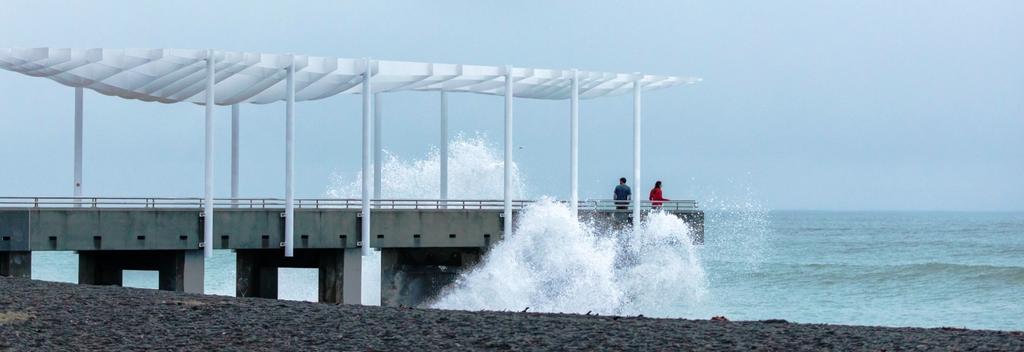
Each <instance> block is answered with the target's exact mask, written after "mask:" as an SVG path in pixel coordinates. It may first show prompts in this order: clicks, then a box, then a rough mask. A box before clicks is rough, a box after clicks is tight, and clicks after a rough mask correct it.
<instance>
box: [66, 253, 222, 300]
mask: <svg viewBox="0 0 1024 352" xmlns="http://www.w3.org/2000/svg"><path fill="white" fill-rule="evenodd" d="M125 270H152V271H157V272H158V273H159V279H158V281H159V284H158V287H159V289H161V290H165V291H178V292H188V293H203V284H204V281H205V280H204V257H203V252H202V251H199V250H152V251H150V250H142V251H79V252H78V283H79V284H83V285H116V286H121V285H123V284H124V282H123V277H124V275H123V272H124V271H125Z"/></svg>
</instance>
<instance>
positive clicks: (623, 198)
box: [614, 177, 633, 210]
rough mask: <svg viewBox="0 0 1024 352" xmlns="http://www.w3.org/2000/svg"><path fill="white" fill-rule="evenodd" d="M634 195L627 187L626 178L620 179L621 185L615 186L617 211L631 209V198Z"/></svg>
mask: <svg viewBox="0 0 1024 352" xmlns="http://www.w3.org/2000/svg"><path fill="white" fill-rule="evenodd" d="M632 195H633V191H632V190H631V189H629V186H626V178H625V177H621V178H619V185H618V186H615V196H614V199H615V200H616V202H615V209H619V210H622V209H628V208H629V197H630V196H632Z"/></svg>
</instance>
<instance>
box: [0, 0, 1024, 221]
mask: <svg viewBox="0 0 1024 352" xmlns="http://www.w3.org/2000/svg"><path fill="white" fill-rule="evenodd" d="M2 7H3V10H2V11H0V38H3V39H2V40H0V47H46V46H49V47H74V48H92V47H103V48H203V49H205V48H212V49H220V50H237V51H252V52H267V53H299V54H307V55H323V56H338V57H352V58H363V57H370V58H375V59H382V60H388V59H390V60H409V61H426V62H445V63H464V64H485V65H506V64H509V65H515V66H520V67H541V68H579V69H581V70H595V71H611V72H643V73H649V74H663V75H680V76H696V77H701V78H703V81H702V82H701V83H699V84H696V85H690V86H683V87H674V88H670V89H665V90H659V91H652V92H649V93H646V94H645V95H644V107H643V112H644V117H643V119H644V120H643V134H644V142H643V148H642V150H643V158H642V163H643V177H642V180H641V182H640V185H639V186H635V187H637V188H639V189H640V190H642V192H638V193H643V192H646V190H647V189H648V188H649V187H650V185H651V184H653V181H654V180H662V181H664V183H665V196H666V197H668V198H673V199H697V200H698V201H701V202H714V201H721V200H723V199H724V200H728V201H730V202H751V203H756V204H760V205H762V206H764V207H766V208H768V209H808V210H819V209H820V210H969V211H1021V210H1024V103H1022V102H1024V65H1022V64H1021V63H1022V62H1024V21H1021V20H1020V19H1021V18H1024V2H1020V1H874V0H867V1H827V2H825V1H771V2H766V1H730V2H718V1H701V2H694V1H635V2H622V1H596V0H592V1H558V2H556V1H505V2H498V1H429V2H428V1H360V2H354V1H302V2H241V1H239V2H229V1H217V2H206V1H174V2H170V1H168V2H138V1H89V2H78V1H66V2H61V1H46V0H32V1H18V0H7V1H4V2H3V4H2ZM73 97H74V90H73V89H71V88H69V87H65V86H62V85H59V84H57V83H56V82H53V81H50V80H47V79H40V78H34V77H28V76H24V75H20V74H17V73H13V72H9V71H0V163H2V165H3V166H4V167H3V168H2V169H0V196H69V195H71V193H72V184H73V175H72V164H73V162H72V161H73V145H72V137H73V111H74V108H73V106H74V99H73ZM385 104H386V105H385V106H384V119H385V120H384V121H385V122H384V125H385V128H384V129H383V131H382V132H383V143H384V146H385V148H386V149H388V150H389V151H391V152H392V153H395V154H396V155H398V156H400V157H402V158H406V159H415V158H419V157H422V156H423V155H424V154H426V153H427V151H428V150H430V148H432V147H436V145H437V141H438V133H439V127H438V126H439V123H438V118H437V116H438V98H437V96H436V94H432V93H396V94H389V95H388V96H386V97H385ZM449 109H450V122H449V123H450V131H451V132H450V133H451V134H453V135H455V134H458V133H464V134H467V135H475V134H486V135H488V136H490V141H491V142H492V143H493V144H494V146H495V147H496V148H498V150H500V143H501V136H502V133H503V132H502V126H503V120H502V119H503V110H502V109H503V100H502V98H501V97H493V96H478V95H466V94H453V95H451V96H450V100H449ZM568 109H569V107H568V102H567V101H536V100H525V99H517V100H516V102H515V113H516V116H515V126H514V128H513V132H514V134H515V144H516V147H517V149H516V153H515V158H516V162H517V163H518V164H519V166H520V167H521V169H522V170H523V172H524V174H525V177H526V179H527V189H528V192H529V194H530V195H531V196H541V195H550V196H554V197H557V198H562V199H564V198H566V197H567V195H568V177H569V176H568V173H569V167H568V159H569V149H568V147H569V141H568V132H569V120H568ZM216 113H217V116H218V120H217V127H216V128H217V149H216V150H217V158H216V164H217V167H216V187H215V188H216V195H217V196H228V195H229V189H230V188H229V175H230V168H229V167H230V166H229V165H230V159H229V158H230V155H229V151H230V149H229V136H230V134H229V133H230V125H229V123H230V109H229V108H227V107H218V108H217V110H216ZM296 114H297V115H296V116H297V122H296V124H297V126H296V196H297V197H320V196H323V195H324V193H325V191H326V188H327V187H328V185H329V183H330V179H331V175H332V174H341V175H352V174H354V173H356V172H358V170H359V166H360V151H359V147H360V140H359V137H360V100H359V96H358V95H350V96H336V97H333V98H330V99H325V100H321V101H315V102H304V103H299V104H297V106H296ZM203 116H204V115H203V107H202V106H198V105H193V104H172V105H165V104H159V103H144V102H138V101H129V100H123V99H120V98H115V97H108V96H103V95H100V94H97V93H95V92H91V91H87V92H86V96H85V171H84V185H83V187H84V190H85V194H86V195H93V196H201V195H202V192H203ZM242 119H243V122H242V125H241V129H242V132H241V133H242V136H241V148H242V151H241V154H242V158H241V180H242V181H241V185H240V187H241V196H243V197H282V196H283V193H284V187H283V184H284V151H283V148H284V136H283V135H284V132H283V129H284V104H283V103H279V104H268V105H244V106H243V107H242ZM581 128H582V130H581V141H582V146H581V148H582V166H581V169H582V175H581V195H582V198H607V197H609V196H610V193H611V189H612V187H613V186H614V184H615V183H616V179H617V178H618V177H620V176H627V177H630V178H631V175H632V171H631V170H632V97H631V96H628V95H626V96H619V97H611V98H604V99H596V100H585V101H583V103H582V106H581ZM630 183H631V184H633V183H634V181H633V180H631V181H630ZM500 186H501V185H495V187H500Z"/></svg>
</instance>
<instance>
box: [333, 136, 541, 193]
mask: <svg viewBox="0 0 1024 352" xmlns="http://www.w3.org/2000/svg"><path fill="white" fill-rule="evenodd" d="M448 153H449V154H448V198H449V199H502V198H503V197H504V193H503V192H504V189H503V188H502V187H503V183H504V177H505V174H504V172H505V171H504V168H505V162H504V158H503V157H502V155H501V154H499V153H498V150H497V148H494V147H493V146H491V145H490V144H489V143H488V142H487V136H486V135H483V134H477V135H474V136H471V137H470V136H465V135H462V134H459V135H458V136H456V137H455V138H454V139H452V141H451V142H450V143H449V152H448ZM384 156H385V157H384V159H385V160H384V164H383V165H381V197H383V198H385V199H438V198H439V197H440V180H441V176H440V175H441V171H440V168H441V166H440V164H441V163H440V160H441V157H440V154H439V153H438V151H437V148H436V147H432V148H431V149H430V151H429V152H428V153H427V155H426V156H425V157H424V158H422V159H416V160H403V159H401V158H399V157H397V156H395V155H394V154H392V153H390V152H388V151H385V152H384ZM524 185H525V180H524V179H523V177H522V175H520V173H519V167H518V166H517V165H516V164H515V163H512V198H515V199H519V198H522V197H523V196H525V194H526V191H525V189H526V187H525V186H524ZM371 187H372V186H371ZM361 189H362V173H361V172H356V173H355V175H354V176H353V177H346V176H344V175H343V174H335V175H334V176H333V177H332V181H331V184H330V186H329V187H328V188H327V192H326V195H327V196H328V197H330V198H359V197H360V194H361V193H360V192H361Z"/></svg>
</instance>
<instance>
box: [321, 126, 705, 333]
mask: <svg viewBox="0 0 1024 352" xmlns="http://www.w3.org/2000/svg"><path fill="white" fill-rule="evenodd" d="M386 155H387V157H386V160H385V163H384V164H383V166H382V169H383V170H382V171H383V175H382V179H381V184H382V192H381V193H382V194H381V195H382V197H383V198H399V199H401V198H405V199H436V198H437V197H438V195H439V188H440V187H439V183H438V179H439V169H440V166H439V164H440V158H439V154H438V152H437V149H432V150H431V151H430V152H429V153H428V154H427V155H426V156H425V157H424V158H422V159H418V160H408V161H407V160H402V159H400V158H398V157H397V156H395V155H392V154H390V153H387V154H386ZM448 165H449V198H451V199H501V198H502V181H503V177H504V175H503V172H504V171H503V166H504V165H503V161H502V157H501V154H500V153H499V152H498V150H497V148H494V147H492V146H490V145H489V143H488V142H487V139H486V137H485V136H482V135H476V136H474V137H465V136H462V135H460V136H458V137H456V138H455V139H453V140H452V141H451V144H450V154H449V161H448ZM512 168H513V173H512V174H513V182H512V184H513V197H514V198H522V197H523V196H524V195H525V194H526V192H525V187H524V182H523V177H522V176H521V175H520V174H519V171H518V168H517V167H516V166H515V165H512ZM361 186H362V180H361V178H360V175H359V174H358V173H357V174H356V175H355V176H352V177H349V178H346V177H343V176H337V175H336V176H335V177H334V179H333V180H332V184H331V186H330V187H329V188H328V190H327V192H326V193H327V195H328V196H329V197H335V198H358V197H359V195H360V190H361ZM698 252H699V251H698V250H697V249H696V248H695V247H694V245H692V243H691V241H690V229H689V227H688V226H687V225H686V223H685V222H683V220H682V219H680V218H678V217H676V216H674V215H671V214H667V213H660V212H657V213H652V214H650V216H648V217H647V220H646V221H645V222H644V223H642V224H641V226H639V227H638V228H637V229H636V230H635V231H634V230H632V229H631V228H628V227H627V228H626V229H625V230H616V229H612V228H607V227H604V226H602V225H598V224H596V223H588V222H581V221H579V219H578V218H577V217H576V216H574V215H573V214H572V213H571V211H570V210H569V208H568V207H567V206H566V205H564V204H561V203H558V202H554V201H552V200H551V199H543V200H541V201H540V202H537V203H535V204H532V205H530V206H529V207H527V208H526V209H525V210H524V211H523V213H522V214H521V216H520V217H519V218H518V219H517V220H516V227H515V230H514V231H513V233H512V234H511V235H509V236H506V237H505V239H504V240H502V241H501V242H499V243H497V244H496V245H495V246H494V247H493V248H492V249H491V250H490V251H489V252H488V253H487V255H486V256H485V257H484V258H483V260H482V261H481V263H480V265H478V266H476V268H474V269H473V270H472V271H469V272H466V273H463V274H462V275H461V276H460V277H459V279H458V280H457V282H456V283H455V284H454V285H452V286H451V287H448V288H446V289H445V290H444V292H443V293H442V294H441V296H440V297H438V298H436V300H435V302H434V303H433V305H432V306H433V307H436V308H445V309H468V310H522V309H523V308H526V307H530V310H531V311H544V312H575V313H586V312H588V311H591V312H595V313H599V314H645V315H649V316H680V314H679V308H680V307H695V306H697V305H699V304H700V302H701V300H702V299H703V297H704V296H705V292H706V291H707V279H706V278H705V274H704V269H703V266H702V264H701V259H700V256H699V253H698ZM363 275H364V276H365V277H366V280H367V281H364V285H363V290H364V291H363V297H364V298H363V299H364V303H365V304H379V302H380V281H379V280H380V256H379V255H374V256H371V257H367V258H366V259H364V262H363ZM669 306H671V308H667V307H669Z"/></svg>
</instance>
